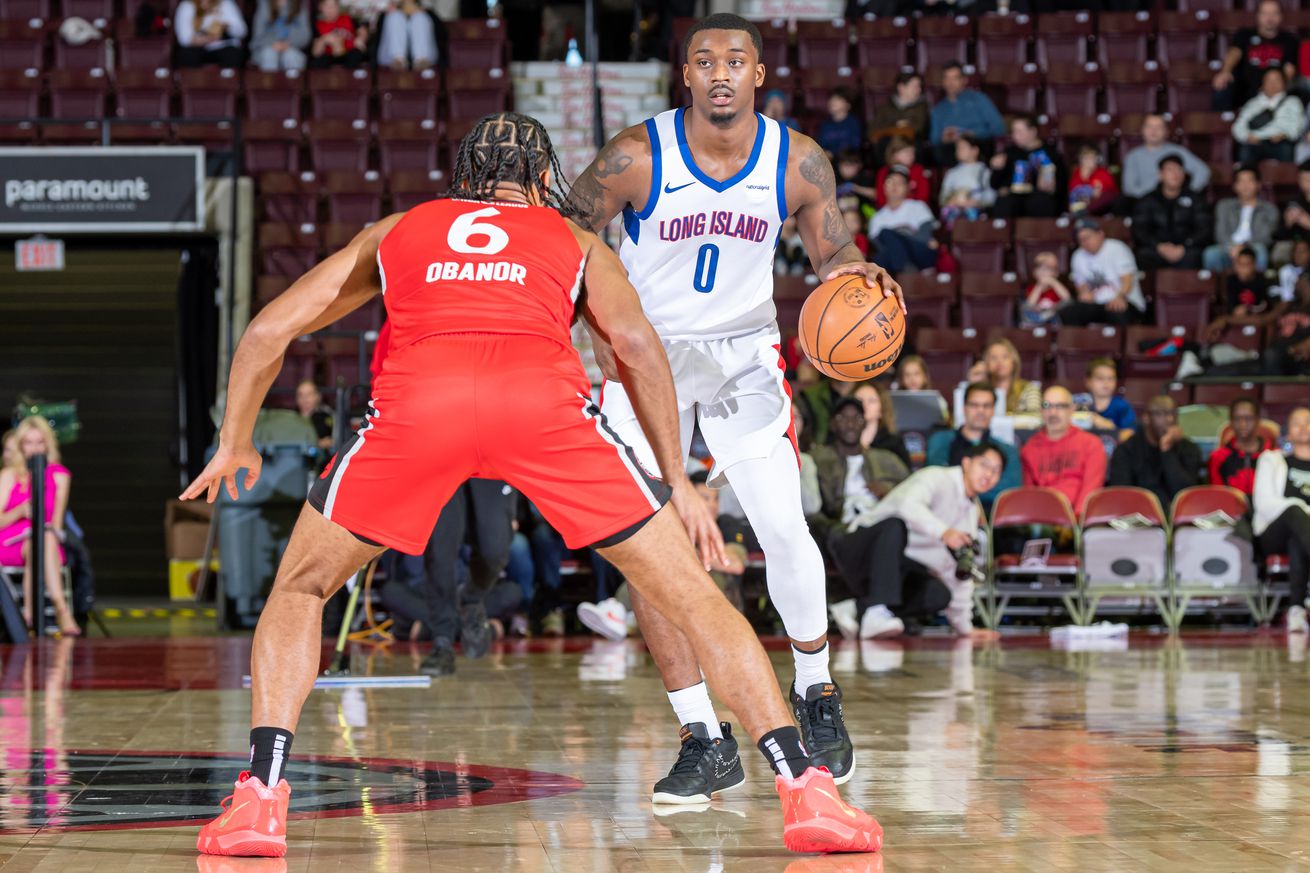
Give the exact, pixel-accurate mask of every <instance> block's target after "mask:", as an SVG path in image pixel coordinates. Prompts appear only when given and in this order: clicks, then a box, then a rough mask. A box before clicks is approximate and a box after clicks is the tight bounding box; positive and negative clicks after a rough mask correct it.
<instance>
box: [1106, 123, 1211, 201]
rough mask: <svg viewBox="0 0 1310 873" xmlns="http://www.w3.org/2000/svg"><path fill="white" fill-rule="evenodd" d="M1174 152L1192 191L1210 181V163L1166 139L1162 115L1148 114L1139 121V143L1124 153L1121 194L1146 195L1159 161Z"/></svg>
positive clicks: (1157, 177) (1152, 186)
mask: <svg viewBox="0 0 1310 873" xmlns="http://www.w3.org/2000/svg"><path fill="white" fill-rule="evenodd" d="M1168 155H1177V156H1178V157H1179V158H1180V159H1181V160H1182V162H1183V169H1184V170H1186V171H1187V185H1188V187H1189V188H1190V189H1191V190H1192V191H1193V192H1194V193H1200V192H1203V191H1205V189H1206V186H1207V185H1209V184H1210V165H1209V164H1207V163H1206V162H1205V161H1203V160H1201V159H1200V158H1198V157H1197V156H1196V155H1194V154H1193V153H1192V152H1190V151H1188V150H1187V149H1186V148H1184V147H1183V146H1180V145H1179V144H1178V143H1176V142H1169V127H1168V125H1167V124H1166V123H1165V120H1164V116H1162V115H1148V116H1146V118H1144V119H1143V120H1142V144H1141V145H1139V146H1137V147H1136V148H1133V149H1130V150H1129V152H1128V154H1127V155H1125V156H1124V165H1123V176H1122V178H1123V192H1124V196H1126V197H1132V198H1134V199H1136V198H1138V197H1145V196H1146V195H1147V194H1149V193H1151V191H1152V190H1154V189H1155V187H1156V185H1157V184H1159V180H1160V174H1159V169H1160V160H1161V158H1164V157H1166V156H1168Z"/></svg>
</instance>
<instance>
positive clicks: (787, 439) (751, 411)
mask: <svg viewBox="0 0 1310 873" xmlns="http://www.w3.org/2000/svg"><path fill="white" fill-rule="evenodd" d="M761 48H762V42H761V39H760V33H759V30H757V29H756V27H755V26H754V25H753V24H751V23H750V22H749V21H747V20H745V19H744V18H740V17H738V16H736V15H724V14H719V15H711V16H709V17H708V18H705V19H703V20H702V21H700V22H698V23H697V24H696V25H695V26H694V27H693V28H692V29H691V32H690V33H689V34H688V35H687V38H686V42H685V44H684V49H685V51H686V63H685V65H684V66H683V68H682V75H683V81H684V83H685V84H686V85H687V87H688V88H690V89H691V93H692V105H691V107H690V108H684V109H675V110H671V111H669V112H664V113H661V114H660V115H657V116H656V117H655V118H652V119H650V120H648V121H646V122H645V123H644V124H639V125H636V126H634V127H630V128H628V129H627V130H625V131H623V132H622V133H620V134H618V135H617V136H616V137H614V139H613V140H611V141H610V142H609V143H608V144H607V145H606V146H605V147H604V149H602V150H601V153H600V154H599V156H597V158H596V160H595V162H594V163H592V165H591V166H590V167H588V168H587V169H586V170H585V171H584V172H583V173H582V175H581V176H580V177H579V178H578V180H577V181H576V182H575V183H574V185H573V193H572V195H571V198H570V201H571V203H572V204H574V205H575V206H576V207H578V208H579V211H580V212H581V213H582V214H583V215H585V216H587V217H588V221H587V223H588V224H589V226H590V229H592V230H594V231H598V230H600V229H602V228H604V227H605V226H606V225H607V224H609V222H610V221H611V220H612V219H613V218H614V217H615V216H616V215H618V214H619V213H620V212H622V213H623V219H624V227H625V230H626V234H625V237H624V239H623V242H622V245H621V248H620V251H619V255H620V257H621V259H622V261H623V263H624V265H625V266H626V267H627V269H628V274H629V278H630V279H631V281H632V284H633V285H634V286H635V287H636V288H637V292H638V293H639V295H640V296H641V303H642V307H643V308H644V309H645V311H646V315H647V317H648V318H649V319H650V321H651V324H653V325H654V327H655V330H656V332H657V333H659V335H660V338H661V340H663V342H664V346H665V350H666V351H667V353H668V356H669V363H670V365H671V367H672V370H673V377H674V381H675V383H676V386H677V392H678V406H679V414H680V423H681V428H682V430H681V435H682V448H683V452H684V454H685V453H686V452H687V451H688V450H689V448H690V442H691V436H692V430H693V427H694V426H695V425H696V424H699V425H700V430H701V433H702V435H703V436H704V438H705V442H706V445H707V446H708V448H709V450H710V453H711V454H712V455H713V457H714V465H715V466H714V470H713V471H712V472H711V477H710V478H711V484H714V485H722V484H723V482H724V480H725V479H726V481H727V482H728V483H730V484H731V485H732V489H733V491H734V492H735V493H736V495H737V497H738V498H739V500H740V502H741V505H742V508H743V509H744V510H745V511H746V516H747V519H748V520H749V521H750V524H751V527H752V528H753V530H754V531H755V534H756V536H757V537H758V538H759V541H760V545H761V546H762V547H763V549H764V553H765V559H766V565H767V576H768V587H769V595H770V597H771V599H772V600H773V603H774V606H775V607H776V608H777V610H778V614H779V615H780V616H781V617H782V620H783V624H784V625H785V627H786V630H787V635H788V636H789V637H790V638H791V642H792V654H793V656H794V660H795V664H796V675H795V680H794V681H793V683H792V689H791V694H790V699H791V702H792V707H793V709H794V710H795V713H796V718H797V721H799V722H800V726H801V734H802V737H803V738H804V741H805V744H806V748H807V749H808V750H809V751H810V753H811V754H812V755H813V757H814V760H815V762H816V764H822V765H824V766H826V767H827V768H828V769H829V770H831V771H832V773H833V776H834V777H836V779H837V781H838V782H839V783H840V782H845V781H846V780H848V779H850V777H851V775H852V774H853V773H854V768H855V754H854V749H853V748H852V746H851V741H850V736H849V734H848V733H847V730H846V726H845V724H844V722H843V719H842V706H841V690H840V689H839V688H838V687H837V685H836V683H835V682H833V681H832V676H831V675H830V674H829V672H828V638H827V631H828V612H827V606H826V599H827V598H826V585H825V574H824V566H823V557H822V555H821V554H820V552H819V548H818V546H817V545H816V544H815V542H814V540H813V538H812V537H811V536H810V532H809V528H808V526H807V524H806V522H805V517H804V514H803V513H802V511H801V491H800V472H799V464H798V455H797V449H796V445H795V433H794V431H793V430H792V427H791V401H790V393H791V392H790V389H789V387H788V385H787V382H786V380H785V378H784V373H783V370H784V363H783V358H782V354H781V352H780V344H781V338H780V335H779V330H778V325H777V322H776V318H775V316H776V310H775V308H774V305H773V255H774V248H775V246H776V243H777V239H778V233H779V229H780V228H781V226H782V222H783V220H784V219H785V218H786V217H787V216H788V215H794V216H795V217H796V223H797V228H798V230H799V231H800V234H801V238H802V240H803V241H804V243H805V250H806V252H807V253H808V254H809V257H810V263H811V265H812V266H813V268H814V271H815V273H816V274H817V275H819V276H821V277H823V278H824V279H825V280H826V279H830V278H832V277H833V276H836V275H839V274H862V275H864V276H866V277H867V278H868V280H869V282H870V283H871V285H872V283H875V282H876V283H877V284H878V285H881V287H882V288H883V290H884V293H886V294H887V295H888V296H893V295H894V296H896V297H897V298H898V299H900V298H901V289H900V286H899V285H898V284H897V283H896V282H895V281H894V280H893V279H892V278H891V277H890V276H889V275H888V274H887V272H886V271H885V270H883V269H882V268H881V267H879V266H877V265H876V264H871V263H866V262H865V261H864V258H863V256H862V255H861V254H860V251H859V249H858V248H856V246H855V245H854V243H852V241H851V237H850V234H849V232H848V231H847V229H846V223H845V221H844V220H843V219H842V216H841V213H840V211H839V210H838V208H837V202H836V197H835V179H834V176H833V171H832V164H831V163H830V162H829V160H828V157H827V156H826V155H825V154H824V152H823V149H821V148H820V147H819V146H818V144H817V143H815V142H814V140H812V139H810V138H809V137H807V136H804V135H802V134H800V133H797V132H796V131H793V130H789V129H788V128H787V127H784V126H782V125H780V124H778V123H777V122H775V121H773V120H771V119H768V118H765V117H764V116H762V115H760V114H759V113H757V112H755V111H754V105H755V91H756V89H757V88H759V87H760V86H761V85H763V84H764V75H765V70H764V66H763V64H761V63H760V52H761ZM900 302H901V306H902V308H904V301H903V299H901V300H900ZM596 347H597V357H598V359H599V361H600V363H601V367H602V370H604V371H605V373H606V384H605V386H604V390H603V393H602V400H601V408H602V411H603V412H604V414H605V416H606V418H607V419H608V420H609V422H610V424H611V426H613V427H614V429H615V430H616V431H617V432H618V433H619V434H620V435H621V436H622V438H623V439H624V441H625V442H627V444H628V445H630V446H633V447H634V448H635V449H636V450H637V452H638V457H639V458H641V460H642V461H643V463H645V464H646V465H647V466H648V467H649V468H650V469H655V467H654V464H655V458H654V456H653V454H652V453H651V451H650V449H649V447H648V445H647V443H646V441H645V439H644V438H643V437H642V432H641V427H640V423H639V422H638V421H637V417H636V413H635V412H634V410H633V406H632V403H631V402H630V400H629V398H628V396H627V394H626V393H625V392H624V390H623V386H622V385H621V384H620V383H619V382H618V380H617V371H616V370H615V369H614V367H613V365H612V359H611V358H610V357H609V356H608V355H607V353H606V351H607V350H606V347H605V343H604V338H603V337H597V338H596ZM633 608H634V609H635V610H636V613H637V620H638V622H639V624H640V625H641V629H642V635H643V636H644V637H645V640H646V644H647V646H648V647H649V649H650V652H651V655H652V657H653V658H654V659H655V663H656V664H657V666H658V667H659V669H660V673H661V675H662V676H663V679H664V687H665V689H666V690H667V691H668V692H669V701H670V703H672V704H673V708H674V711H675V712H676V713H677V715H678V720H679V723H680V724H681V725H682V731H681V736H682V750H681V753H680V754H679V756H678V760H677V762H676V763H675V764H674V766H673V768H672V770H671V771H670V772H669V774H668V775H667V776H666V777H665V778H664V779H661V780H660V781H659V782H657V783H656V785H655V791H654V796H653V801H654V802H656V803H687V804H691V803H702V802H705V801H707V800H709V798H710V796H711V795H712V794H713V793H714V792H715V791H721V790H725V789H728V788H732V787H734V786H736V785H739V784H741V782H742V781H743V780H744V779H745V774H744V773H743V772H742V770H741V763H740V761H739V758H738V754H737V743H736V741H735V740H734V739H733V737H732V733H731V730H730V729H729V726H728V725H727V724H726V723H720V722H719V720H718V717H717V715H716V714H715V712H714V708H713V705H712V704H711V703H710V699H709V695H708V693H707V691H706V688H705V683H704V680H703V678H702V676H701V671H700V666H699V665H698V664H697V663H696V659H695V657H694V655H693V654H692V650H691V647H690V646H689V645H688V644H687V641H686V640H685V639H684V638H683V636H682V634H681V633H680V632H679V631H678V630H677V628H676V627H674V625H673V624H672V623H671V622H669V621H668V619H666V618H665V617H664V616H662V615H660V614H659V613H658V612H657V611H656V610H654V609H653V608H651V607H650V606H649V604H647V603H646V602H644V601H643V600H642V599H641V598H640V597H638V596H634V597H633Z"/></svg>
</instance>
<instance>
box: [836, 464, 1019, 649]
mask: <svg viewBox="0 0 1310 873" xmlns="http://www.w3.org/2000/svg"><path fill="white" fill-rule="evenodd" d="M1005 464H1006V460H1005V455H1004V454H1003V453H1002V452H1001V451H1000V449H999V448H997V446H996V445H995V444H993V443H989V442H984V443H979V444H977V445H971V446H968V447H967V448H966V449H965V450H964V453H963V457H961V459H960V463H959V464H958V465H955V466H951V467H925V468H923V469H922V470H920V471H918V472H917V473H915V474H913V475H912V476H910V477H909V478H908V479H906V480H905V481H904V482H902V483H901V484H900V485H897V486H896V487H895V488H893V489H892V491H891V493H890V494H888V495H887V497H886V498H884V499H883V500H882V501H881V502H880V503H879V505H878V506H877V507H876V508H875V509H874V511H873V513H872V515H871V516H870V522H871V523H870V525H868V526H866V527H862V528H858V529H856V530H853V531H851V532H849V533H847V534H846V535H845V536H841V537H838V538H836V539H835V541H833V542H832V543H831V548H832V554H833V557H834V559H835V562H836V564H837V566H838V568H839V569H840V570H841V573H842V577H843V579H845V580H846V583H847V585H848V586H850V588H851V590H852V592H853V593H854V594H855V603H854V604H852V607H853V608H846V609H840V612H845V613H846V615H845V616H842V617H841V618H838V615H839V611H838V610H839V607H841V606H844V603H843V604H834V615H833V617H834V618H835V619H838V621H837V624H838V627H843V625H850V626H854V625H856V622H857V621H858V629H857V632H858V635H859V637H860V639H862V640H867V639H880V638H887V637H897V636H900V635H901V634H903V633H905V621H906V620H907V619H911V620H914V619H930V618H932V617H933V616H935V615H937V614H938V613H939V612H943V611H944V612H945V613H946V616H947V619H948V621H949V622H950V625H951V629H952V630H954V631H955V632H956V633H957V634H958V635H960V636H965V637H968V636H974V635H975V634H978V635H980V636H983V637H988V638H990V637H994V636H995V634H994V633H992V632H988V631H975V630H974V627H973V618H972V616H973V574H972V573H971V572H970V569H969V568H970V567H972V566H973V564H974V561H977V560H979V559H978V558H977V553H976V548H977V542H978V533H979V527H980V526H979V521H980V519H981V517H982V513H981V511H980V507H979V505H978V495H980V494H983V493H986V492H987V491H990V490H992V489H993V488H995V487H996V482H997V481H998V480H999V479H1000V477H1001V474H1002V472H1003V471H1004V469H1005ZM969 552H973V553H974V554H973V555H970V556H969V557H968V559H967V563H966V562H965V561H961V560H960V558H962V557H964V556H965V555H966V554H967V553H969ZM843 632H844V633H845V628H843Z"/></svg>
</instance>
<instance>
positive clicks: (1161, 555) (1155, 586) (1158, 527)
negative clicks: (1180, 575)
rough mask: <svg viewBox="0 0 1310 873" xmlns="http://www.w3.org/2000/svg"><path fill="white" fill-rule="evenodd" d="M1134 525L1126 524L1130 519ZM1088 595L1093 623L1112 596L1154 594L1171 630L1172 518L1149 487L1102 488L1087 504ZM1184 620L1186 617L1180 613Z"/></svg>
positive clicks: (1084, 563)
mask: <svg viewBox="0 0 1310 873" xmlns="http://www.w3.org/2000/svg"><path fill="white" fill-rule="evenodd" d="M1129 520H1131V522H1132V523H1133V524H1132V526H1129V527H1127V528H1126V529H1124V527H1123V525H1124V524H1125V522H1126V521H1129ZM1080 524H1081V526H1082V537H1081V548H1082V551H1081V558H1082V568H1083V575H1082V598H1083V608H1084V610H1085V616H1086V619H1087V621H1088V622H1090V621H1091V620H1092V619H1093V618H1094V617H1095V615H1096V610H1097V607H1098V606H1099V605H1100V602H1101V600H1102V599H1104V598H1106V597H1143V596H1145V597H1149V598H1151V599H1152V600H1153V601H1155V605H1156V609H1157V610H1158V611H1159V613H1160V615H1161V616H1162V617H1163V618H1164V620H1165V623H1166V624H1167V625H1168V626H1169V627H1170V629H1173V628H1175V627H1176V626H1177V625H1176V623H1175V616H1174V612H1173V610H1172V608H1171V606H1172V603H1171V601H1170V599H1169V554H1168V543H1169V521H1168V519H1167V518H1166V517H1165V514H1164V509H1163V508H1162V507H1161V506H1160V500H1159V498H1157V497H1156V496H1155V494H1154V493H1152V492H1150V491H1148V490H1146V489H1145V488H1129V487H1111V488H1101V489H1099V490H1097V491H1093V492H1092V493H1091V494H1089V495H1087V502H1086V503H1085V504H1084V505H1083V511H1082V513H1081V518H1080ZM1178 618H1179V619H1180V618H1181V616H1179V617H1178Z"/></svg>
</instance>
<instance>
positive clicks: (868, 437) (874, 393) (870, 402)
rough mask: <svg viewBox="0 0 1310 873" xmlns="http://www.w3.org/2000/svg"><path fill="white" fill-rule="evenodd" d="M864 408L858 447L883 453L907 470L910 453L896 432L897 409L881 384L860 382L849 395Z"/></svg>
mask: <svg viewBox="0 0 1310 873" xmlns="http://www.w3.org/2000/svg"><path fill="white" fill-rule="evenodd" d="M851 396H852V397H854V398H855V399H856V400H858V401H860V403H862V404H863V405H864V430H863V431H862V432H861V433H860V445H861V446H863V447H864V448H866V449H883V450H885V451H888V452H891V453H892V454H893V455H895V456H896V457H898V458H900V459H901V461H903V462H904V463H905V466H906V467H907V468H908V467H909V466H910V453H909V451H908V450H906V448H905V440H903V439H901V435H900V434H898V433H897V432H896V408H895V407H893V406H892V399H891V395H889V394H888V393H887V388H886V387H885V386H884V385H883V384H882V383H881V382H863V383H861V384H860V386H859V387H858V388H856V389H855V393H854V394H852V395H851Z"/></svg>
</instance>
